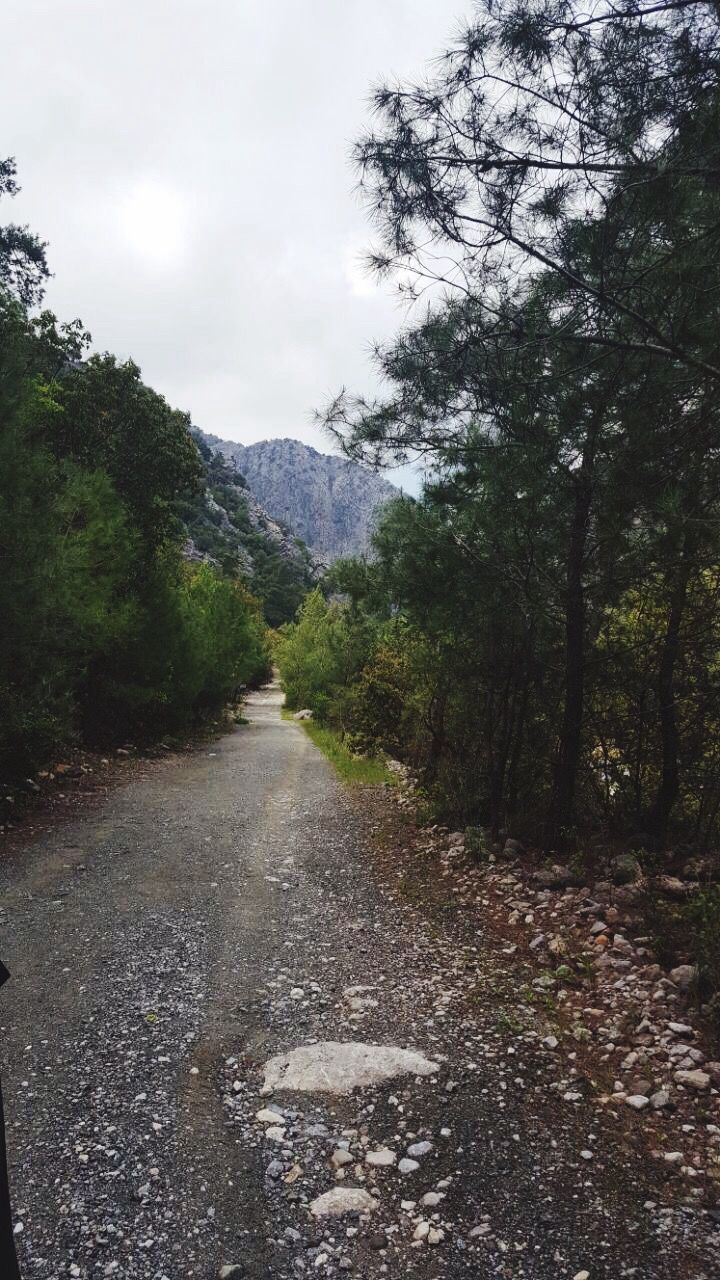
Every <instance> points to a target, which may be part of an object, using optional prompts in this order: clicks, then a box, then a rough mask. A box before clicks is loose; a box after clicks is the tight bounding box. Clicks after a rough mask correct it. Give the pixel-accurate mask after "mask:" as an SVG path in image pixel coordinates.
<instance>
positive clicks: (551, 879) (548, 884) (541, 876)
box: [532, 863, 579, 889]
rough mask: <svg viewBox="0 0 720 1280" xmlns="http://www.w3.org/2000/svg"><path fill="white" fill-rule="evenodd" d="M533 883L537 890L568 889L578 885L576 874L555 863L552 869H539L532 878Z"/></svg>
mask: <svg viewBox="0 0 720 1280" xmlns="http://www.w3.org/2000/svg"><path fill="white" fill-rule="evenodd" d="M532 880H533V883H534V884H535V885H537V887H538V888H539V889H568V888H570V886H571V885H576V884H578V883H579V881H578V877H577V876H576V874H575V873H574V872H573V871H571V870H570V868H569V867H565V866H562V865H560V864H559V863H555V864H554V865H553V866H552V867H541V868H540V870H539V871H536V872H534V874H533V876H532Z"/></svg>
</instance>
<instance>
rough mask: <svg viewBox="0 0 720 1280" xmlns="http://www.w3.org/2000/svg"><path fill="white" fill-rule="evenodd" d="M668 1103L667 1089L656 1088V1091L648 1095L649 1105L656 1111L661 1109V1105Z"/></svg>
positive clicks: (665, 1105)
mask: <svg viewBox="0 0 720 1280" xmlns="http://www.w3.org/2000/svg"><path fill="white" fill-rule="evenodd" d="M669 1105H670V1094H669V1092H668V1090H667V1089H658V1091H657V1093H653V1094H651V1095H650V1106H651V1107H654V1108H655V1110H656V1111H661V1110H662V1109H663V1107H668V1106H669Z"/></svg>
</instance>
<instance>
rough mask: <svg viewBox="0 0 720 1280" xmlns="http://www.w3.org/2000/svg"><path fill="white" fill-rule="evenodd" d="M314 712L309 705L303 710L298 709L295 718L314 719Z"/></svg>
mask: <svg viewBox="0 0 720 1280" xmlns="http://www.w3.org/2000/svg"><path fill="white" fill-rule="evenodd" d="M312 718H313V713H312V711H311V710H310V708H309V707H305V708H304V709H303V710H302V711H296V712H295V714H294V715H293V720H312Z"/></svg>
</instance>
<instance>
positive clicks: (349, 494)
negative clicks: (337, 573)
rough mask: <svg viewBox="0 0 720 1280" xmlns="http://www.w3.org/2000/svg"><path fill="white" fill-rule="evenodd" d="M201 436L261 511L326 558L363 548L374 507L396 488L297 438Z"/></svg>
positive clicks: (386, 498)
mask: <svg viewBox="0 0 720 1280" xmlns="http://www.w3.org/2000/svg"><path fill="white" fill-rule="evenodd" d="M205 439H206V441H207V442H208V444H209V445H210V446H211V447H212V448H214V449H218V450H219V451H220V452H221V453H222V455H223V456H224V457H225V458H227V459H228V460H229V461H230V462H232V463H233V464H234V465H235V466H236V467H237V469H238V471H240V473H241V474H242V475H243V476H244V477H245V479H246V480H247V483H248V487H249V488H250V489H251V491H252V492H253V493H254V495H255V497H256V498H257V499H258V501H259V502H260V503H261V505H262V506H263V507H264V509H265V511H267V512H269V513H270V515H271V516H273V517H274V518H275V519H276V520H279V521H281V522H282V523H284V524H286V525H289V527H290V528H291V529H292V530H293V532H294V533H296V534H297V535H299V537H300V538H302V540H303V542H305V543H307V545H308V547H309V548H310V549H311V551H313V552H315V553H316V554H317V555H318V556H319V557H320V558H321V559H322V560H323V561H325V562H327V563H329V562H330V561H332V560H336V559H337V558H338V557H339V556H347V555H357V554H360V553H362V552H363V551H366V550H367V548H368V544H369V541H370V534H371V531H372V525H373V521H374V518H375V515H376V513H377V510H378V508H379V507H380V506H382V504H383V502H386V501H387V500H388V498H393V497H396V496H397V493H398V490H397V489H396V488H395V486H394V485H392V484H390V482H389V481H388V480H384V479H383V478H382V476H378V475H376V474H375V472H373V471H368V470H367V469H366V468H365V467H362V466H360V465H359V464H358V463H356V462H348V461H347V459H344V458H336V457H332V456H330V455H329V454H326V453H318V451H317V449H312V448H311V447H310V446H309V445H306V444H302V443H301V442H300V441H299V440H263V441H261V442H260V443H258V444H250V445H243V444H237V443H236V442H235V441H233V440H219V439H218V438H217V436H206V437H205Z"/></svg>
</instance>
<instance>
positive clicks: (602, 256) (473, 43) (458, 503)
mask: <svg viewBox="0 0 720 1280" xmlns="http://www.w3.org/2000/svg"><path fill="white" fill-rule="evenodd" d="M719 31H720V20H719V19H718V13H717V9H716V7H715V6H713V5H709V4H702V3H684V4H682V5H677V4H673V3H668V4H659V5H653V6H652V7H649V8H648V10H647V12H643V9H642V6H629V7H628V9H627V12H625V13H624V12H623V11H622V10H618V8H617V7H612V8H611V7H610V6H608V5H606V4H604V3H599V4H597V5H591V6H590V7H589V9H588V8H587V6H581V5H579V4H576V3H574V0H568V2H565V0H563V2H560V0H538V2H537V3H520V4H512V5H509V4H503V5H501V6H497V5H496V4H494V3H493V4H491V3H488V4H487V5H484V6H482V7H481V8H480V9H479V10H478V13H477V16H476V17H475V18H474V20H473V22H472V23H471V24H470V25H469V26H468V28H467V30H466V31H465V32H464V33H463V34H461V35H460V36H459V37H458V40H457V43H456V44H455V46H454V47H453V48H452V49H451V50H450V51H449V52H448V53H447V55H446V56H445V57H444V58H443V59H442V60H441V61H440V62H439V64H438V66H439V70H438V71H437V72H436V73H435V74H434V78H433V79H432V80H431V81H429V82H424V83H422V84H418V85H413V84H403V85H399V86H390V87H388V88H385V89H381V90H380V91H379V92H378V95H377V100H376V108H377V115H378V118H379V124H378V126H377V129H376V131H375V132H374V133H372V134H371V135H369V136H368V137H367V138H365V139H364V140H363V141H362V142H361V144H360V145H359V147H358V151H357V158H358V162H359V164H360V167H361V172H362V179H363V183H364V186H365V190H366V192H367V194H368V197H369V200H370V201H371V204H372V208H373V211H374V214H375V217H376V220H377V224H378V226H379V228H380V232H381V234H382V235H383V240H384V243H383V245H382V247H381V248H380V249H379V250H378V251H377V252H376V254H375V259H374V261H375V265H376V267H377V268H378V269H379V270H381V271H384V272H387V271H392V270H393V269H394V268H396V267H397V268H399V269H400V271H401V273H402V275H401V279H402V284H403V287H404V288H405V289H408V288H412V284H410V285H408V281H412V279H413V278H414V279H415V280H416V281H417V283H418V285H419V286H420V287H421V288H423V289H424V288H426V287H427V286H428V283H431V284H433V285H434V292H431V298H432V301H431V304H430V305H429V306H427V307H426V309H425V311H424V312H423V314H422V315H421V317H420V319H419V321H418V322H417V323H416V324H414V325H413V326H411V327H408V328H406V329H404V330H403V331H402V332H401V333H400V334H399V336H398V338H397V339H396V340H395V341H393V342H391V343H389V344H387V345H385V346H382V347H379V348H378V349H377V352H376V360H377V365H378V368H379V371H380V373H381V374H382V376H383V379H384V381H385V385H386V388H387V393H386V394H385V395H384V396H383V397H381V398H380V399H378V400H376V401H372V402H368V401H366V400H363V399H362V398H360V397H351V396H348V395H342V396H341V397H340V398H339V399H338V400H337V401H336V402H335V403H334V404H333V405H332V406H331V407H330V408H329V410H328V411H327V414H326V415H325V420H326V422H327V424H328V426H329V427H330V429H331V430H332V431H334V432H335V434H336V436H337V438H338V439H339V440H340V441H341V442H342V444H343V446H344V448H345V449H346V451H347V452H348V453H349V454H350V456H353V457H356V458H359V459H365V460H368V461H372V462H382V461H383V460H386V459H391V460H393V461H395V462H397V461H402V460H405V459H408V458H415V459H420V460H421V461H423V462H424V463H425V464H426V465H427V467H428V468H429V471H430V475H431V479H430V481H429V482H428V483H427V484H426V485H425V488H424V492H423V495H422V497H421V499H420V500H419V501H418V502H411V501H401V502H398V503H395V504H394V505H393V506H392V507H391V508H390V509H389V510H388V511H387V512H386V514H385V515H384V517H383V519H382V521H381V523H380V526H379V528H378V530H377V534H376V537H375V553H374V555H375V558H374V559H373V560H372V561H371V562H370V563H367V564H363V563H355V564H352V563H350V564H346V565H344V566H339V567H338V570H337V571H336V576H335V581H334V586H335V588H336V590H337V591H338V592H339V593H341V598H339V599H337V600H335V601H334V602H331V603H325V602H324V601H323V600H322V599H321V598H320V597H319V596H317V595H316V596H313V597H311V598H310V599H309V600H308V602H307V603H306V605H305V607H304V609H303V611H302V613H301V615H300V618H299V621H298V622H297V624H296V625H294V626H293V627H291V628H289V629H288V630H287V631H286V632H285V635H284V638H283V640H282V641H281V645H280V660H281V663H282V666H283V673H284V678H285V680H286V683H287V687H288V690H289V693H290V697H291V699H292V700H294V701H295V702H303V703H307V705H309V706H313V707H315V709H316V711H317V712H318V714H319V715H320V716H324V717H327V718H328V719H329V720H331V721H333V722H335V723H336V724H337V725H338V726H340V727H341V728H342V730H343V731H344V732H346V733H348V734H350V735H352V736H353V738H354V740H355V741H356V742H357V743H358V745H359V746H360V747H364V748H367V747H370V748H372V747H373V746H375V745H379V746H381V747H385V748H386V749H388V750H391V751H392V752H394V753H395V754H398V755H400V756H402V757H403V758H405V759H407V760H408V761H410V762H411V763H412V764H413V765H414V766H415V767H416V768H418V769H419V770H420V772H421V775H422V778H423V781H424V784H425V787H426V789H427V792H428V795H429V797H430V798H431V800H432V802H433V804H434V806H435V808H436V810H437V811H438V812H440V813H442V814H443V815H444V816H446V817H451V818H452V820H454V821H455V820H461V821H465V822H479V823H483V824H485V823H487V824H489V825H490V826H492V827H493V828H494V829H495V830H499V829H501V828H504V829H505V830H511V831H512V832H513V834H517V835H520V836H527V837H528V838H530V839H531V840H533V841H535V842H538V843H542V844H543V845H544V847H545V848H547V849H562V848H568V847H570V848H572V847H573V846H577V845H578V844H581V845H582V847H583V848H587V847H588V841H589V839H590V837H591V835H592V834H593V833H595V834H596V836H597V841H598V844H600V843H602V841H603V840H605V839H613V838H615V837H622V838H623V839H625V840H629V841H631V842H632V843H633V844H634V845H635V846H636V847H638V848H639V847H644V848H646V849H652V848H655V849H660V848H666V847H667V846H668V844H671V845H673V846H674V847H675V848H676V849H678V850H680V849H682V848H683V847H686V848H689V847H693V848H697V847H698V846H700V847H708V846H713V845H717V841H718V837H719V835H720V832H719V831H718V823H719V817H720V768H719V767H718V766H719V764H720V613H719V610H718V602H719V592H720V484H719V481H720V361H719V358H718V341H717V335H718V332H719V330H720V325H719V321H720V314H719V312H720V129H719V128H718V126H719V125H720V41H719Z"/></svg>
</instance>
